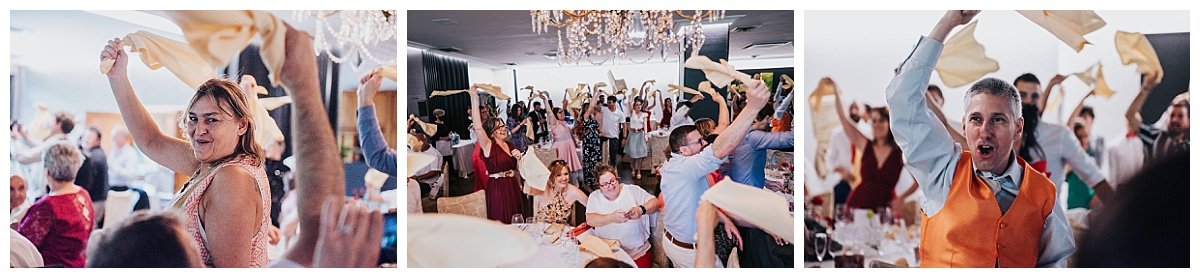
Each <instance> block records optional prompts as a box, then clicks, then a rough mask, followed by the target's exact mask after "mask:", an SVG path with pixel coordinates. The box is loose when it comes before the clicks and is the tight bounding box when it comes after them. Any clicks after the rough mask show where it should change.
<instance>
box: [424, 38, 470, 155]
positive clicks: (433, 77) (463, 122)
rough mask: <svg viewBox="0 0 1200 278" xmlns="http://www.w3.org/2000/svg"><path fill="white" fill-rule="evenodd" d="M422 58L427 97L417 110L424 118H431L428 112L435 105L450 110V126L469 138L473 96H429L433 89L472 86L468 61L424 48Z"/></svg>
mask: <svg viewBox="0 0 1200 278" xmlns="http://www.w3.org/2000/svg"><path fill="white" fill-rule="evenodd" d="M421 62H422V72H424V73H425V76H424V78H425V80H424V82H423V83H424V84H425V90H424V91H422V92H419V93H420V96H422V97H423V98H420V99H421V100H419V101H418V102H417V110H416V111H418V112H415V113H414V114H417V116H418V117H422V118H423V119H424V120H429V118H428V115H431V114H432V113H431V112H432V111H433V110H434V109H442V110H446V118H445V124H446V128H449V129H450V131H452V132H456V133H458V135H459V136H461V138H463V139H469V138H470V133H469V132H467V130H468V129H469V126H468V122H467V119H468V118H469V116H468V113H470V110H469V109H470V108H471V99H470V97H469V96H468V95H467V94H465V93H464V94H455V95H451V96H441V97H435V98H428V96H429V93H430V92H433V91H438V90H459V89H466V88H468V87H470V86H471V85H470V83H471V82H470V80H469V79H468V77H467V61H465V60H462V59H458V58H454V57H448V56H443V55H438V54H434V53H429V52H428V51H422V53H421ZM410 82H412V81H410ZM418 82H419V81H418ZM412 93H414V92H409V94H410V95H411V94H412ZM410 97H411V96H410ZM409 111H413V110H409Z"/></svg>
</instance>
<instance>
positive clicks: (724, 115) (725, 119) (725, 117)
mask: <svg viewBox="0 0 1200 278" xmlns="http://www.w3.org/2000/svg"><path fill="white" fill-rule="evenodd" d="M696 87H697V88H699V89H700V91H701V92H705V93H708V95H709V96H711V97H712V99H713V101H715V102H717V111H718V112H717V127H716V128H714V129H713V133H718V134H719V133H721V132H722V131H725V128H728V127H729V104H728V103H726V102H725V97H723V96H721V93H718V92H717V90H715V89H713V87H712V83H710V82H708V81H704V82H700V85H697V86H696Z"/></svg>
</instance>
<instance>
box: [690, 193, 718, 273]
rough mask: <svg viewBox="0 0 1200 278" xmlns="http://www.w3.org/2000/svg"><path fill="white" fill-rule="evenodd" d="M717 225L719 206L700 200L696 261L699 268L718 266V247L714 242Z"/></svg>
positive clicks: (697, 218) (697, 221)
mask: <svg viewBox="0 0 1200 278" xmlns="http://www.w3.org/2000/svg"><path fill="white" fill-rule="evenodd" d="M716 227H717V207H716V206H713V204H712V203H709V202H708V201H703V200H702V201H700V205H699V206H698V207H697V208H696V246H695V247H696V261H695V262H694V263H695V267H697V268H712V267H717V256H716V252H717V248H716V245H715V244H714V242H715V241H714V240H715V239H714V237H715V231H714V230H716Z"/></svg>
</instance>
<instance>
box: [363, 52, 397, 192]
mask: <svg viewBox="0 0 1200 278" xmlns="http://www.w3.org/2000/svg"><path fill="white" fill-rule="evenodd" d="M382 78H383V75H382V74H379V73H377V72H372V73H369V74H367V75H365V76H363V78H362V80H360V82H361V85H360V86H359V87H358V111H357V112H358V139H359V141H360V142H359V144H360V145H361V147H362V153H363V156H365V157H366V160H367V166H368V167H371V169H375V170H379V171H380V172H383V173H385V174H388V175H389V176H392V177H395V176H396V150H393V149H391V148H388V145H387V140H385V139H384V138H383V132H382V131H380V130H379V121H378V120H376V119H375V100H374V98H375V94H376V93H378V92H379V84H380V83H381V82H382V81H383V80H382Z"/></svg>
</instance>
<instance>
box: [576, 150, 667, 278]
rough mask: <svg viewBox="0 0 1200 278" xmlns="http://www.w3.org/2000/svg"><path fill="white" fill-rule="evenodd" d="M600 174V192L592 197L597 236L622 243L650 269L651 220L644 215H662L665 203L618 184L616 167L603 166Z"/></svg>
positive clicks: (592, 222) (634, 187)
mask: <svg viewBox="0 0 1200 278" xmlns="http://www.w3.org/2000/svg"><path fill="white" fill-rule="evenodd" d="M596 173H597V176H599V177H600V178H599V179H600V186H599V189H600V190H596V191H592V194H591V195H589V196H588V200H587V223H588V225H591V226H592V227H595V229H596V230H595V232H596V236H598V237H600V238H607V239H616V240H617V241H619V242H620V243H621V249H623V250H625V252H626V253H629V256H630V257H633V261H634V263H636V264H637V265H638V267H641V268H646V267H650V262H651V260H652V257H653V256H651V255H650V252H649V251H650V241H649V238H650V217H642V216H645V215H646V214H649V213H651V212H658V211H659V209H661V208H662V202H661V201H659V200H658V198H656V197H654V196H653V195H650V193H647V192H646V190H645V189H642V188H641V187H639V186H637V185H632V184H622V183H620V182H618V181H617V170H616V169H613V168H612V167H609V166H607V165H601V166H600V167H597V168H596Z"/></svg>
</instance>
